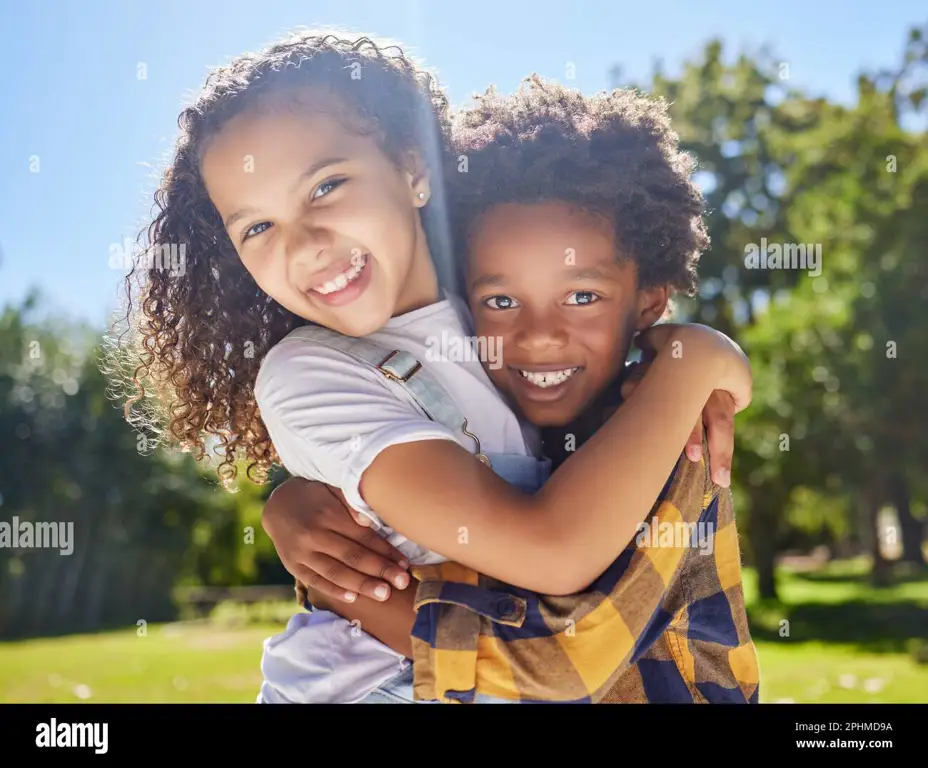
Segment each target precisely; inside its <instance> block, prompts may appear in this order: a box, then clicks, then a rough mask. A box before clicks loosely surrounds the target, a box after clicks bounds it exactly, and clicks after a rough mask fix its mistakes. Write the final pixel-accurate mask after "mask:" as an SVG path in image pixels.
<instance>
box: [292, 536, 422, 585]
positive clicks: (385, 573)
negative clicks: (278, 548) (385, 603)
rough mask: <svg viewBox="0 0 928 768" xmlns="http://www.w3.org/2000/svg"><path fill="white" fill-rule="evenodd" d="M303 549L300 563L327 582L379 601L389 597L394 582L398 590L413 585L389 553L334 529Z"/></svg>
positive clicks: (316, 538) (317, 537)
mask: <svg viewBox="0 0 928 768" xmlns="http://www.w3.org/2000/svg"><path fill="white" fill-rule="evenodd" d="M375 535H376V534H375ZM378 538H379V537H378ZM302 552H303V553H304V554H302V555H300V556H299V560H300V562H302V563H303V564H305V565H306V566H308V567H309V568H311V569H312V570H313V571H315V572H316V573H318V574H320V575H321V576H322V577H323V578H325V579H326V580H327V581H331V582H333V583H334V584H337V585H338V586H341V587H343V588H344V589H346V590H349V591H353V592H360V593H361V594H365V595H367V596H368V597H372V598H373V599H375V600H380V599H386V597H388V596H389V594H390V587H391V585H392V586H394V587H396V588H397V589H405V588H406V587H407V586H409V574H408V573H406V571H404V570H403V569H402V568H401V567H400V566H399V565H398V564H397V563H396V562H394V561H393V560H391V559H390V558H389V557H388V556H387V555H385V554H379V553H377V552H374V551H372V550H371V549H368V548H367V544H366V543H361V542H358V541H355V540H353V539H350V538H347V537H344V536H340V535H339V534H337V533H334V532H331V531H326V532H324V533H322V534H319V535H317V536H316V537H315V539H314V547H313V549H312V550H311V551H307V550H305V549H303V550H302ZM381 587H384V588H385V589H386V593H385V594H384V595H383V597H381V596H379V595H378V594H377V590H378V589H379V588H381Z"/></svg>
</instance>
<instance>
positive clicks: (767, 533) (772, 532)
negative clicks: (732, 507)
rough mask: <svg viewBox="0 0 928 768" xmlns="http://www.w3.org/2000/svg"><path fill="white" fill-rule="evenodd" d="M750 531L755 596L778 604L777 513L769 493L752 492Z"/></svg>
mask: <svg viewBox="0 0 928 768" xmlns="http://www.w3.org/2000/svg"><path fill="white" fill-rule="evenodd" d="M751 496H752V499H751V517H750V521H749V524H748V528H749V530H750V536H751V538H750V543H751V551H752V553H753V555H754V567H755V569H756V570H757V592H758V597H759V598H760V599H761V600H777V599H779V598H778V595H777V581H776V556H777V539H776V527H777V517H776V515H777V514H779V513H780V512H779V510H777V509H776V505H775V504H772V503H771V496H770V490H769V489H762V488H754V489H752V494H751Z"/></svg>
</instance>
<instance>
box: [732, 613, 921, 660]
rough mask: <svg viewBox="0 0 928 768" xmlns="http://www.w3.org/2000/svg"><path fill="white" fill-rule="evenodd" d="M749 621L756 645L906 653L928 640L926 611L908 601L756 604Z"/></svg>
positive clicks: (749, 614) (749, 615)
mask: <svg viewBox="0 0 928 768" xmlns="http://www.w3.org/2000/svg"><path fill="white" fill-rule="evenodd" d="M748 618H749V620H750V626H751V635H752V636H753V638H754V640H756V641H767V642H780V643H806V642H815V643H835V644H841V645H850V646H853V647H855V648H857V649H858V650H861V651H866V652H870V653H907V652H912V648H913V643H914V644H918V641H919V640H921V641H922V642H924V641H925V639H926V638H928V611H926V610H925V608H924V607H922V606H920V605H919V604H918V603H915V602H909V601H900V602H895V603H874V602H868V601H866V600H853V601H848V602H844V603H837V604H835V603H801V604H799V605H784V604H782V603H767V604H763V603H757V604H755V605H753V606H751V607H750V608H749V610H748ZM783 621H786V622H788V623H787V624H781V622H783Z"/></svg>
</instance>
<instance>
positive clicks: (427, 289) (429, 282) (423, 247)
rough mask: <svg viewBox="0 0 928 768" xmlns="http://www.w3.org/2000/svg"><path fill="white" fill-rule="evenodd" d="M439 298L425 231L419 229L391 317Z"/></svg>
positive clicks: (436, 279)
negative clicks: (406, 272)
mask: <svg viewBox="0 0 928 768" xmlns="http://www.w3.org/2000/svg"><path fill="white" fill-rule="evenodd" d="M440 299H441V287H440V286H439V283H438V274H437V272H436V270H435V264H434V262H433V261H432V253H431V251H430V250H429V247H428V244H427V243H426V241H425V233H424V232H422V230H421V228H420V230H419V238H418V244H417V247H416V251H415V254H414V255H413V258H412V264H411V265H410V268H409V272H408V274H407V280H406V283H405V284H404V285H403V288H402V290H401V291H400V295H399V297H398V299H397V302H396V308H395V309H394V310H393V317H399V316H400V315H405V314H407V313H409V312H414V311H415V310H417V309H422V308H423V307H428V306H430V305H432V304H435V303H436V302H437V301H439V300H440Z"/></svg>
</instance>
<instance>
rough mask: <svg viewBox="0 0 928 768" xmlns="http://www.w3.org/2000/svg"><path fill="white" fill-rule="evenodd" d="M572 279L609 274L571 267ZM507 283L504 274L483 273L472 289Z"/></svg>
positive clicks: (590, 268) (596, 268)
mask: <svg viewBox="0 0 928 768" xmlns="http://www.w3.org/2000/svg"><path fill="white" fill-rule="evenodd" d="M567 277H568V278H569V279H570V280H608V279H609V276H608V275H607V274H606V273H605V272H603V271H602V270H601V269H599V268H598V267H581V268H579V269H571V270H570V271H569V272H568V273H567ZM504 285H506V278H505V276H503V275H481V276H480V277H478V278H477V279H476V280H474V282H473V283H471V290H472V291H474V290H477V289H478V288H501V287H502V286H504Z"/></svg>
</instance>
